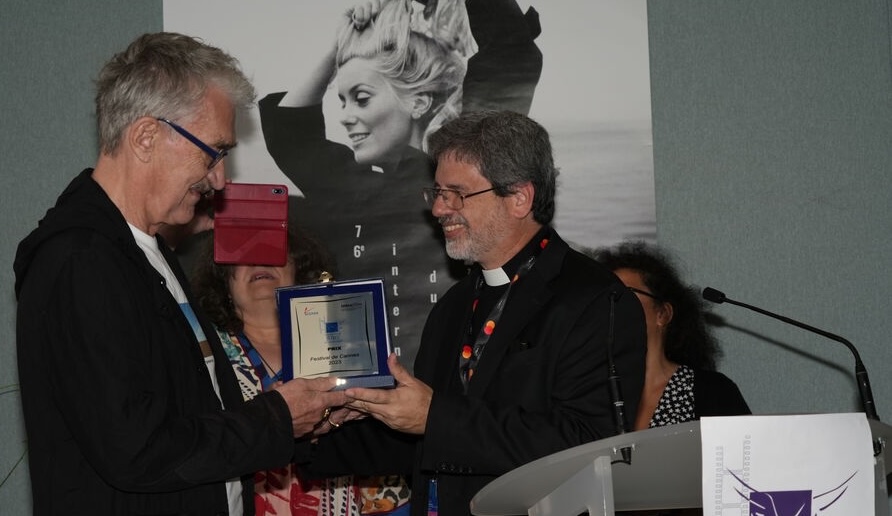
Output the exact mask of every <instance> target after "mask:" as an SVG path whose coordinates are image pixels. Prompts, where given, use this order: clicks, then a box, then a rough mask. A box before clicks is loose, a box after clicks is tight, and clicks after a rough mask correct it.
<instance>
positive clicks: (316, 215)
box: [260, 0, 542, 364]
mask: <svg viewBox="0 0 892 516" xmlns="http://www.w3.org/2000/svg"><path fill="white" fill-rule="evenodd" d="M538 32H539V28H538V19H537V17H536V15H535V11H533V10H530V11H528V13H527V14H526V15H525V14H524V13H523V12H521V10H520V8H519V7H518V6H517V4H516V2H514V0H470V1H468V2H464V1H462V0H439V1H435V0H429V1H428V2H426V3H425V4H422V3H419V2H413V1H407V0H382V1H371V2H367V3H363V4H361V5H357V6H356V7H354V8H353V9H351V10H350V11H348V12H347V13H346V14H345V15H344V17H343V19H342V25H341V27H340V29H339V31H338V34H337V38H336V43H335V44H334V45H332V49H331V51H330V52H329V53H328V55H327V57H326V59H324V60H323V62H321V63H319V65H318V66H317V67H316V69H315V70H312V71H310V73H308V74H307V75H306V76H305V77H306V78H307V81H306V82H305V83H304V84H300V85H294V87H293V88H292V89H290V90H289V91H287V92H279V93H273V94H270V95H267V96H266V97H265V98H264V99H262V100H261V101H260V115H261V121H262V128H263V135H264V139H265V141H266V146H267V149H268V151H269V153H270V154H271V156H272V157H273V158H274V160H275V162H276V164H277V165H278V167H279V168H280V169H281V170H282V171H283V172H284V173H285V174H286V175H287V176H288V177H289V179H291V181H293V182H294V184H295V185H297V186H298V188H300V190H301V192H302V194H303V197H300V198H293V204H292V212H293V213H294V214H295V216H296V217H297V219H298V220H299V221H300V222H301V223H302V224H304V225H306V226H308V227H309V228H311V229H312V230H313V231H314V232H316V233H317V234H318V235H320V237H321V239H322V240H323V241H324V243H325V244H326V246H327V247H328V248H329V249H330V250H331V252H332V254H333V255H334V256H335V259H336V261H337V266H338V269H339V271H340V277H342V278H344V279H350V278H363V277H383V278H384V279H385V282H386V283H387V285H388V290H387V295H388V299H387V303H388V306H389V308H390V315H391V320H390V325H391V340H392V345H393V347H394V349H395V350H396V351H397V352H398V353H400V355H401V356H402V360H403V362H404V363H406V364H411V363H412V362H413V361H414V356H415V350H416V349H417V345H418V341H419V338H420V335H421V328H422V326H423V324H424V320H425V319H426V317H427V313H428V311H429V310H430V307H431V306H433V303H435V302H436V300H437V298H438V297H439V296H440V295H441V294H442V293H444V292H445V291H446V289H447V288H448V287H449V286H450V285H451V284H452V283H453V281H454V280H455V279H457V278H459V277H462V276H464V274H465V272H466V267H465V266H464V264H461V263H458V262H455V261H452V260H450V259H449V258H448V257H447V256H446V254H445V252H444V251H443V243H442V235H441V234H440V232H439V231H437V228H436V227H435V225H434V224H433V223H434V222H435V221H434V220H433V218H432V216H431V215H430V212H429V210H427V209H426V206H425V204H424V202H423V199H422V196H421V189H422V188H424V187H429V186H431V185H432V182H433V169H434V165H433V163H432V161H431V160H430V159H429V158H428V156H427V155H426V154H425V153H424V142H425V137H426V135H427V134H428V133H429V132H430V131H431V130H434V129H436V128H437V127H439V126H440V125H441V124H442V123H443V122H445V121H447V120H449V119H451V118H453V117H455V116H456V115H457V114H458V113H459V112H460V111H461V110H462V106H463V105H464V106H465V108H466V109H468V108H474V109H476V108H480V107H501V108H503V109H515V110H519V111H523V112H526V111H528V110H529V107H530V103H531V101H532V94H533V91H534V89H535V85H536V83H537V81H538V78H539V74H540V72H541V66H542V57H541V53H540V52H539V50H538V48H537V47H536V45H535V43H534V41H533V40H534V39H535V37H536V36H537V35H538ZM329 85H332V87H333V88H334V89H335V90H336V91H337V94H338V96H339V98H340V100H341V105H342V111H341V117H340V120H338V122H339V123H340V124H341V125H343V126H344V130H345V131H346V132H347V135H348V136H349V140H350V145H349V146H348V145H344V144H340V143H336V142H333V141H330V140H328V139H326V137H325V129H326V120H325V119H324V116H323V110H322V99H323V96H324V95H325V93H326V91H327V89H328V88H329ZM329 123H330V121H329Z"/></svg>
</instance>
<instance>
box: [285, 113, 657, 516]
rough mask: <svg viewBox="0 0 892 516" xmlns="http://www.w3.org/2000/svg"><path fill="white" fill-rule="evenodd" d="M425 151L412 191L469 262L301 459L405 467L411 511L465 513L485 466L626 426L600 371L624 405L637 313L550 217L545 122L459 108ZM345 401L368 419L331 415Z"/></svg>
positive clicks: (612, 279) (630, 299)
mask: <svg viewBox="0 0 892 516" xmlns="http://www.w3.org/2000/svg"><path fill="white" fill-rule="evenodd" d="M429 149H430V152H431V155H432V157H433V158H434V159H435V160H436V161H437V169H436V179H435V184H434V187H433V188H428V189H425V191H424V198H425V199H426V200H427V202H428V204H429V205H430V207H431V210H432V213H433V215H434V216H435V217H436V218H437V219H438V221H439V223H440V226H441V227H442V230H443V234H444V236H445V240H446V250H447V252H448V254H449V256H450V257H452V258H454V259H457V260H463V261H465V262H467V263H469V264H471V273H470V274H469V275H468V276H467V277H466V278H464V279H462V280H461V281H459V282H458V283H457V284H456V285H454V286H453V287H452V288H451V289H450V290H449V291H448V292H447V293H446V294H445V295H444V296H443V297H442V298H441V299H440V301H439V302H438V303H437V304H436V305H435V306H434V308H433V310H432V311H431V313H430V316H429V317H428V320H427V324H426V325H425V328H424V332H423V335H422V339H421V346H420V349H419V352H418V356H417V359H416V361H415V368H414V374H415V376H412V374H410V373H409V372H408V371H407V370H406V368H404V367H403V366H402V365H401V364H400V363H399V362H398V361H397V360H396V358H395V357H394V356H391V357H390V359H389V362H388V363H389V366H390V370H391V372H392V373H393V375H394V377H395V378H396V380H397V386H396V388H395V389H391V390H387V389H358V388H357V389H348V390H347V395H348V397H349V398H350V399H351V402H350V403H348V407H349V409H342V410H338V411H335V412H334V413H333V414H332V416H331V417H330V418H329V420H328V422H327V423H325V425H326V426H334V427H336V428H338V431H336V432H331V433H329V434H327V435H325V436H323V437H321V438H320V439H319V442H318V444H316V445H314V446H313V447H312V448H313V449H312V450H310V449H306V450H302V451H301V454H300V457H299V460H300V461H302V462H303V463H304V465H305V466H306V467H307V468H309V470H311V471H316V472H320V473H324V474H328V473H330V472H336V471H338V470H347V471H349V470H354V471H363V470H369V471H370V472H374V471H376V470H380V471H388V472H400V473H403V474H411V475H412V481H413V485H412V513H413V514H416V515H421V514H427V513H428V512H429V511H433V512H439V513H441V514H444V515H454V514H470V508H469V502H470V500H471V498H472V497H473V496H474V495H475V494H476V493H477V491H479V490H480V489H481V488H482V487H483V486H485V485H486V484H487V483H488V482H490V481H491V480H493V479H494V478H495V477H497V476H499V475H501V474H503V473H506V472H508V471H510V470H511V469H514V468H516V467H518V466H520V465H522V464H525V463H527V462H530V461H532V460H535V459H537V458H540V457H542V456H545V455H549V454H551V453H555V452H557V451H560V450H563V449H566V448H570V447H573V446H577V445H580V444H583V443H586V442H589V441H592V440H595V439H600V438H604V437H607V436H610V435H614V434H616V433H617V432H618V431H623V430H624V429H625V428H627V426H626V424H625V422H623V421H617V419H616V418H615V412H614V407H615V405H614V402H616V401H620V400H616V399H611V395H610V394H609V382H608V376H610V375H611V373H616V374H618V375H619V376H620V377H621V378H622V391H623V393H624V394H625V410H626V411H627V412H629V413H631V414H635V411H636V410H637V405H638V400H639V396H640V393H641V388H642V384H643V379H644V351H645V324H644V317H643V313H642V310H641V306H640V304H639V303H638V300H637V299H635V296H634V295H631V294H630V293H628V291H627V290H626V289H625V287H624V286H623V284H622V283H621V282H620V281H619V280H618V279H617V277H616V276H614V275H613V273H611V272H610V271H609V270H607V269H606V268H604V267H603V266H601V265H599V264H597V263H596V262H595V261H593V260H591V259H590V258H588V257H586V256H584V255H582V254H581V253H579V252H576V251H574V250H572V249H570V247H569V246H568V245H567V243H565V242H564V241H563V240H562V239H561V237H560V236H559V235H558V233H557V231H555V230H554V228H552V227H551V226H550V223H551V220H552V217H553V215H554V209H555V190H556V176H557V169H556V168H555V166H554V161H553V158H552V151H551V143H550V140H549V136H548V133H547V132H546V131H545V129H544V128H543V127H542V126H541V125H539V124H538V123H536V122H535V121H533V120H531V119H530V118H528V117H527V116H525V115H522V114H518V113H513V112H508V111H478V112H473V113H465V114H463V115H461V116H460V117H459V118H457V119H455V120H453V121H450V122H448V123H446V124H445V125H444V126H443V127H442V128H441V129H439V130H438V131H437V132H436V133H434V134H433V135H432V136H431V139H430V142H429ZM611 328H613V329H612V331H611ZM611 343H612V344H611ZM611 364H612V365H613V366H614V367H610V366H611ZM350 410H352V411H359V412H362V413H365V414H368V415H369V416H371V417H370V418H369V419H370V420H369V421H364V422H360V423H354V422H351V423H348V424H343V425H342V424H341V421H342V420H343V419H344V418H346V417H348V416H349V417H353V416H354V415H353V414H350V413H349V412H348V411H350ZM399 468H402V469H399Z"/></svg>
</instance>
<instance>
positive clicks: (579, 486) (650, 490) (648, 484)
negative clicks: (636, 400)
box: [471, 420, 892, 516]
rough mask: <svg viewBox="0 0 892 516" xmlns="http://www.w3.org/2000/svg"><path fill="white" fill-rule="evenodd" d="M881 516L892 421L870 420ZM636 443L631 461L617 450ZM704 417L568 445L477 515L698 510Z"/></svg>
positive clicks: (496, 487)
mask: <svg viewBox="0 0 892 516" xmlns="http://www.w3.org/2000/svg"><path fill="white" fill-rule="evenodd" d="M868 424H869V426H870V431H871V434H872V439H873V442H874V449H875V451H877V453H875V466H874V471H875V477H874V478H875V479H876V482H875V483H876V486H877V487H876V490H875V491H876V492H875V494H876V497H875V506H876V514H877V515H881V516H889V500H888V494H887V489H886V468H885V462H886V460H887V459H888V454H889V447H888V446H886V444H887V443H888V442H889V441H890V440H892V426H889V425H887V424H884V423H881V422H879V421H874V420H869V421H868ZM626 447H631V448H632V463H631V465H630V464H626V463H623V462H617V461H620V460H621V459H622V455H621V452H620V450H621V449H622V448H626ZM701 458H702V452H701V446H700V422H699V421H691V422H688V423H682V424H678V425H670V426H665V427H659V428H651V429H647V430H641V431H638V432H631V433H627V434H622V435H617V436H614V437H609V438H607V439H601V440H598V441H593V442H591V443H587V444H583V445H580V446H576V447H574V448H569V449H567V450H563V451H560V452H557V453H554V454H552V455H548V456H546V457H542V458H541V459H538V460H535V461H533V462H530V463H529V464H525V465H523V466H520V467H518V468H516V469H514V470H512V471H509V472H508V473H505V474H504V475H502V476H500V477H498V478H496V479H495V480H493V481H492V482H490V483H489V484H487V485H486V486H485V487H484V488H483V489H481V490H480V491H479V492H478V493H477V495H476V496H474V498H473V499H472V500H471V512H472V513H473V514H475V515H477V516H502V515H516V514H529V515H531V516H546V515H548V516H577V515H579V514H580V513H584V512H586V511H588V512H589V513H590V514H592V515H596V516H613V515H614V511H633V510H651V509H678V508H689V507H701V506H702V495H701V478H702V474H701Z"/></svg>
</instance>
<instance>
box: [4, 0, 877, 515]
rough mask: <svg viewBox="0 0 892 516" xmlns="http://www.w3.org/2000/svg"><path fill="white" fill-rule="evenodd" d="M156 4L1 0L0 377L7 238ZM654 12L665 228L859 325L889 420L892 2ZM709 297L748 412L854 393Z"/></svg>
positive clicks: (767, 288)
mask: <svg viewBox="0 0 892 516" xmlns="http://www.w3.org/2000/svg"><path fill="white" fill-rule="evenodd" d="M616 1H621V0H616ZM161 9H162V8H161V1H160V0H151V1H141V2H114V1H111V0H84V1H82V2H58V1H50V0H39V1H38V0H30V1H27V2H25V1H24V0H13V1H9V0H7V1H5V2H4V13H3V16H2V17H0V43H2V45H0V48H3V52H2V53H0V55H2V57H0V59H2V62H3V66H2V67H0V69H2V71H3V73H2V76H0V87H2V92H3V95H2V96H0V107H2V109H0V113H2V114H3V115H2V117H0V128H2V129H0V134H2V140H0V181H2V186H3V188H0V196H2V197H0V213H2V215H3V217H2V218H3V220H4V221H5V223H6V224H5V229H4V230H3V232H2V244H3V245H2V247H0V271H2V273H0V292H3V293H4V294H3V295H0V320H2V321H3V323H4V324H5V327H6V328H7V336H8V338H7V339H5V340H4V341H3V342H2V343H0V386H5V385H9V384H15V383H16V372H15V353H14V343H15V339H14V328H15V320H14V317H15V300H14V296H13V291H12V285H13V278H12V272H11V271H12V260H13V256H14V253H15V246H16V244H17V242H18V241H19V240H20V239H21V238H22V237H23V236H24V235H25V234H26V233H27V232H28V231H30V229H31V228H32V227H33V226H34V224H35V222H36V221H37V220H38V219H39V218H40V217H41V216H42V215H43V213H44V211H45V210H46V208H47V207H49V206H50V204H51V203H52V202H53V200H54V199H55V197H56V196H57V194H58V193H59V191H60V190H61V188H62V187H63V186H64V185H65V184H66V183H67V181H68V180H69V179H70V178H71V177H72V176H73V175H74V174H75V173H77V172H78V171H79V170H80V169H81V168H83V167H85V166H89V165H91V164H92V163H93V161H94V158H95V136H94V126H93V118H92V94H93V91H92V82H91V81H92V78H93V77H94V75H95V73H96V71H97V70H98V69H99V67H100V66H101V64H102V63H103V62H104V61H105V60H106V59H107V58H108V57H109V56H110V55H111V54H112V53H113V52H115V51H117V50H119V49H121V48H123V46H124V45H125V44H126V43H127V42H128V41H129V40H131V39H132V38H133V37H134V36H136V35H137V34H139V33H142V32H146V31H154V30H160V29H161V25H162V21H161V20H162V16H161V12H162V11H161ZM648 10H649V14H648V19H649V24H650V27H649V35H650V49H651V81H652V97H653V131H654V164H655V175H656V187H657V217H658V238H659V241H660V242H661V243H662V244H663V245H666V246H668V247H669V248H670V249H672V250H673V251H675V253H676V254H677V256H678V258H679V260H680V261H681V262H682V263H683V264H684V271H685V272H686V275H687V277H688V279H689V280H690V281H691V282H693V283H696V284H698V285H701V286H706V285H710V286H714V287H716V288H719V289H721V290H725V291H726V292H727V293H728V295H729V296H730V297H732V298H735V299H739V300H741V301H747V302H750V303H753V304H757V305H760V306H763V307H765V308H768V309H771V310H774V311H777V312H781V313H783V314H786V315H788V316H791V317H794V318H798V319H801V320H803V321H805V322H808V323H810V324H813V325H816V326H818V327H821V328H824V329H826V330H829V331H831V332H834V333H838V334H840V335H843V336H845V337H846V338H848V339H850V340H851V341H852V342H853V343H854V344H855V345H856V346H858V348H859V350H860V351H861V355H862V357H863V359H864V362H865V363H866V365H867V368H868V370H869V371H870V373H871V375H872V376H871V380H872V382H873V389H874V393H875V396H876V399H877V408H878V411H879V413H880V417H881V418H883V419H884V420H886V421H892V401H890V400H892V379H890V375H889V374H888V364H889V363H890V360H889V359H890V353H892V351H890V350H889V347H888V346H887V345H886V342H885V339H886V338H887V336H888V335H892V317H890V314H889V311H890V310H889V306H890V304H892V303H890V301H889V293H892V274H889V263H890V262H889V259H888V258H887V257H888V256H889V255H890V251H892V238H890V236H892V210H890V209H889V206H890V205H892V184H890V182H892V180H890V179H889V176H890V164H892V155H890V154H892V145H890V142H892V68H890V61H892V59H890V58H892V56H890V42H892V38H890V34H892V33H890V14H889V10H890V4H889V0H846V1H844V2H843V1H839V0H798V1H792V0H787V1H784V2H777V1H775V0H757V1H739V0H738V1H731V0H726V1H716V0H673V1H666V0H662V1H653V2H649V4H648ZM542 23H543V26H545V27H547V23H548V21H547V20H542ZM546 58H547V56H546ZM580 101H582V99H580ZM715 308H716V310H715V311H716V312H717V313H718V314H719V315H721V316H722V317H723V318H724V323H725V326H724V327H723V328H722V329H720V332H719V335H720V337H721V340H722V343H723V348H724V350H725V360H724V361H723V363H722V365H721V369H722V370H723V371H724V372H725V373H727V374H728V375H729V376H731V377H732V378H734V379H735V380H736V381H737V383H738V384H739V385H740V387H741V390H742V391H743V393H744V395H745V396H746V398H747V399H748V401H749V402H750V404H751V406H752V408H753V409H754V410H755V411H756V412H757V413H799V412H843V411H853V410H857V409H858V403H857V394H856V392H857V391H856V388H855V384H854V382H853V380H852V369H853V367H852V364H853V361H852V358H851V355H850V354H849V353H848V351H846V350H845V348H844V347H842V346H841V345H839V344H836V343H834V342H831V341H829V340H826V339H822V338H820V337H817V336H812V335H810V334H808V333H806V332H803V331H801V330H797V329H794V328H788V327H786V326H784V325H782V324H781V323H778V322H775V321H773V320H770V319H766V318H764V317H761V316H757V315H755V314H752V315H751V314H750V313H748V312H746V311H744V310H743V309H741V308H737V307H733V306H730V305H722V306H718V307H715ZM0 414H2V416H0V435H2V436H4V440H3V443H4V444H3V445H2V446H0V480H2V479H3V478H4V477H5V475H6V472H7V471H9V470H10V469H12V468H13V466H14V465H15V463H16V461H17V460H18V459H19V457H20V456H21V454H22V450H23V446H24V433H23V432H22V430H21V416H20V409H19V398H18V393H17V392H15V391H12V392H7V389H5V388H4V389H2V390H0ZM28 489H29V488H28V480H27V469H26V467H23V466H19V467H18V468H17V469H15V471H14V472H13V473H12V475H11V476H10V477H9V479H8V480H7V481H6V484H5V485H3V486H2V487H0V507H2V508H3V513H4V514H5V513H7V512H8V513H9V514H28V513H30V502H29V499H28Z"/></svg>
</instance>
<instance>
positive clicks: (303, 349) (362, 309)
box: [276, 278, 395, 389]
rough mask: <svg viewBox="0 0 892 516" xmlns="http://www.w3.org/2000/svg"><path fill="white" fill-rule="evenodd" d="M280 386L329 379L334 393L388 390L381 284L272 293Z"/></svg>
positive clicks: (285, 289)
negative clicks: (352, 389) (296, 380)
mask: <svg viewBox="0 0 892 516" xmlns="http://www.w3.org/2000/svg"><path fill="white" fill-rule="evenodd" d="M276 300H277V302H278V308H279V322H280V324H281V327H282V332H281V333H282V373H283V375H284V379H285V380H290V379H292V378H318V377H324V376H335V377H337V378H338V380H339V381H338V386H337V387H336V389H346V388H348V387H393V386H394V385H395V381H394V379H393V376H391V375H390V370H389V369H388V367H387V357H388V355H390V332H389V330H388V327H387V308H386V305H385V302H384V280H383V279H380V278H374V279H366V280H356V281H332V282H326V283H317V284H313V285H297V286H293V287H283V288H278V289H276Z"/></svg>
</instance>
